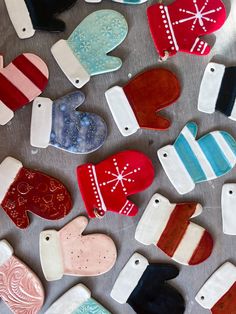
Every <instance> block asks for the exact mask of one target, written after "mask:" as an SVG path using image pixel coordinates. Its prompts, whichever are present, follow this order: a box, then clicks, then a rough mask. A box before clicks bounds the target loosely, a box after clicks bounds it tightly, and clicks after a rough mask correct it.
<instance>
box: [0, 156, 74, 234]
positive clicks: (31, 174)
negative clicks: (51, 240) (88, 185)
mask: <svg viewBox="0 0 236 314" xmlns="http://www.w3.org/2000/svg"><path fill="white" fill-rule="evenodd" d="M0 182H1V185H0V205H1V207H2V208H3V210H4V211H5V212H6V214H7V215H8V217H9V218H10V219H11V220H12V222H13V223H14V224H15V225H16V226H17V227H18V228H21V229H25V228H27V227H28V226H29V224H30V221H29V217H28V214H27V212H31V213H34V214H35V215H38V216H40V217H42V218H45V219H49V220H58V219H61V218H64V217H65V216H66V215H67V214H69V212H70V211H71V209H72V200H71V196H70V194H69V192H68V191H67V189H66V187H65V186H64V185H63V184H62V183H61V182H60V181H58V180H56V179H54V178H52V177H50V176H48V175H46V174H44V173H42V172H39V171H36V170H31V169H28V168H25V167H23V165H22V163H21V162H20V161H19V160H16V159H14V158H12V157H7V158H5V159H4V160H3V161H2V163H1V164H0Z"/></svg>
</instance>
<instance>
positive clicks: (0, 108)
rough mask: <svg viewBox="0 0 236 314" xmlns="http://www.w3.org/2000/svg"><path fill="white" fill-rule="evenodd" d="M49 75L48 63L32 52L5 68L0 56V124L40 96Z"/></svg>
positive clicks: (19, 57)
mask: <svg viewBox="0 0 236 314" xmlns="http://www.w3.org/2000/svg"><path fill="white" fill-rule="evenodd" d="M17 1H20V0H17ZM48 77H49V73H48V68H47V65H46V64H45V63H44V61H43V60H42V59H40V58H39V57H38V56H36V55H34V54H32V53H24V54H21V55H19V56H18V57H16V58H15V59H14V60H13V61H12V62H11V63H10V64H8V65H7V66H6V67H5V68H4V66H3V57H2V56H0V125H5V124H6V123H8V122H9V121H10V120H11V119H12V118H13V117H14V112H15V111H16V110H18V109H20V108H21V107H23V106H25V105H27V104H28V103H29V102H31V101H32V100H34V99H35V98H36V97H38V96H39V95H40V94H41V93H42V91H43V90H44V89H45V88H46V85H47V83H48Z"/></svg>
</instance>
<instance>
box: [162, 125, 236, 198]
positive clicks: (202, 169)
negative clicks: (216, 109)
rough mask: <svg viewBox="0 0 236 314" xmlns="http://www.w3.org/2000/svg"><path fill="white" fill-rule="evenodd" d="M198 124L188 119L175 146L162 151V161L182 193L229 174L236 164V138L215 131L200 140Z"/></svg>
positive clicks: (170, 177)
mask: <svg viewBox="0 0 236 314" xmlns="http://www.w3.org/2000/svg"><path fill="white" fill-rule="evenodd" d="M197 130H198V126H197V124H196V123H194V122H188V123H187V124H186V126H185V127H184V128H183V130H182V131H181V133H180V135H179V136H178V137H177V139H176V141H175V143H174V145H167V146H165V147H163V148H161V149H159V150H158V152H157V153H158V157H159V159H160V162H161V164H162V166H163V168H164V170H165V172H166V174H167V176H168V178H169V179H170V181H171V183H172V184H173V185H174V187H175V189H176V190H177V191H178V192H179V193H180V194H185V193H188V192H190V191H192V190H193V189H194V188H195V184H196V183H199V182H203V181H209V180H213V179H216V178H218V177H220V176H222V175H224V174H226V173H228V172H229V171H230V170H231V169H232V168H233V167H234V166H235V163H236V142H235V139H234V138H233V137H232V136H231V135H230V134H229V133H227V132H225V131H214V132H211V133H208V134H206V135H205V136H203V137H202V138H200V139H199V140H196V136H197Z"/></svg>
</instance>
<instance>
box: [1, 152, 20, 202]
mask: <svg viewBox="0 0 236 314" xmlns="http://www.w3.org/2000/svg"><path fill="white" fill-rule="evenodd" d="M22 167H23V165H22V163H21V162H20V161H19V160H17V159H15V158H12V157H7V158H5V159H4V160H3V161H2V162H1V164H0V182H1V184H0V204H1V203H2V201H3V199H4V197H5V195H6V193H7V191H8V190H9V188H10V186H11V185H12V183H13V182H14V181H15V178H16V176H17V174H18V172H19V171H20V169H21V168H22Z"/></svg>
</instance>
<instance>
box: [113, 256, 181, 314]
mask: <svg viewBox="0 0 236 314" xmlns="http://www.w3.org/2000/svg"><path fill="white" fill-rule="evenodd" d="M178 274H179V270H178V268H177V267H176V266H174V265H171V264H149V263H148V261H147V259H146V258H145V257H144V256H142V255H140V254H138V253H134V254H133V255H132V257H131V258H130V260H129V261H128V263H127V264H126V265H125V267H124V268H123V270H122V271H121V273H120V274H119V276H118V278H117V280H116V282H115V284H114V287H113V289H112V291H111V297H112V298H113V299H114V300H116V301H117V302H119V303H121V304H124V303H128V304H129V305H130V306H131V307H132V308H133V310H134V311H135V312H136V313H137V314H183V313H184V311H185V302H184V299H183V297H182V295H181V294H180V293H179V292H178V291H177V290H176V289H174V288H173V287H171V286H170V285H168V284H167V283H166V281H167V280H170V279H173V278H175V277H177V276H178Z"/></svg>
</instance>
